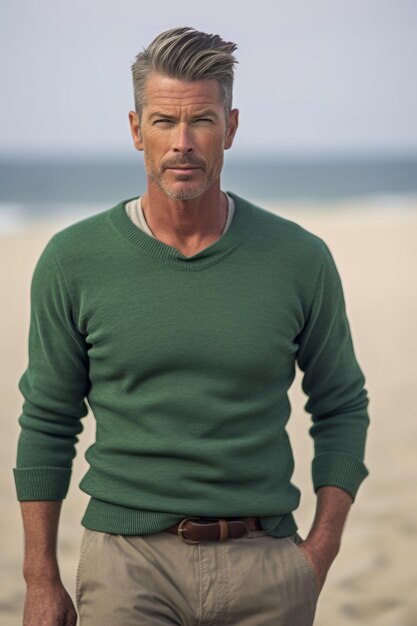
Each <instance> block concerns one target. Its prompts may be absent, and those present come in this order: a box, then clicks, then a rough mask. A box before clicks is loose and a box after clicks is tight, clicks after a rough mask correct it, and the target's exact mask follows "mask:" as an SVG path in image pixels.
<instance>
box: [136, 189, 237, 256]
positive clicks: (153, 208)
mask: <svg viewBox="0 0 417 626" xmlns="http://www.w3.org/2000/svg"><path fill="white" fill-rule="evenodd" d="M227 204H228V203H227V198H226V196H225V194H224V193H222V191H221V190H220V184H218V185H212V187H210V188H209V189H207V190H206V191H205V192H204V193H203V194H202V195H201V196H199V197H198V198H195V199H193V200H177V199H174V198H170V197H169V196H167V195H166V194H165V193H164V192H163V191H162V190H161V189H159V187H157V186H156V185H152V184H149V185H148V189H147V191H146V192H145V193H144V195H143V196H142V210H143V213H144V216H145V219H146V222H147V224H148V226H149V228H150V230H151V231H152V233H153V235H154V237H155V238H156V239H159V241H162V242H164V243H166V244H168V245H170V246H172V247H174V248H176V249H177V250H179V251H180V252H181V253H182V254H184V255H185V256H193V255H194V254H197V252H199V251H200V250H203V249H204V248H207V247H208V246H209V245H211V244H212V243H214V242H215V241H217V239H219V238H220V237H221V234H222V232H223V230H224V227H225V224H226V220H227Z"/></svg>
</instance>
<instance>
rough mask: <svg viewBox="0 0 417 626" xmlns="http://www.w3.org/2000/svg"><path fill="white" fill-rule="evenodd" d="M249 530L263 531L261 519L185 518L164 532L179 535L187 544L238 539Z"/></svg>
mask: <svg viewBox="0 0 417 626" xmlns="http://www.w3.org/2000/svg"><path fill="white" fill-rule="evenodd" d="M248 530H262V526H261V523H260V521H259V517H233V518H232V517H228V518H225V517H216V518H214V517H184V519H182V520H181V521H180V522H178V524H174V526H171V527H170V528H166V529H165V530H164V532H167V533H173V534H175V535H179V536H180V537H182V538H183V540H184V541H185V542H186V543H199V542H200V541H226V539H238V538H239V537H244V536H245V535H247V533H248Z"/></svg>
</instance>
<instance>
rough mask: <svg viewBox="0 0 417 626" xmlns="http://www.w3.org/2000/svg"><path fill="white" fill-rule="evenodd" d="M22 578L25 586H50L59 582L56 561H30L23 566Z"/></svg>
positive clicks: (59, 577)
mask: <svg viewBox="0 0 417 626" xmlns="http://www.w3.org/2000/svg"><path fill="white" fill-rule="evenodd" d="M23 578H24V579H25V582H26V585H28V586H29V585H39V584H41V585H42V586H43V585H51V584H56V583H57V582H60V581H61V576H60V573H59V567H58V563H57V561H56V560H48V561H44V560H42V561H36V562H33V561H31V562H30V563H25V564H24V566H23Z"/></svg>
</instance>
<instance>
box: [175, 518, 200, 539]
mask: <svg viewBox="0 0 417 626" xmlns="http://www.w3.org/2000/svg"><path fill="white" fill-rule="evenodd" d="M190 519H191V520H192V519H200V518H199V517H184V519H182V520H181V521H180V523H179V526H178V529H177V533H178V536H179V537H181V538H182V540H183V541H185V543H200V542H199V541H196V540H195V539H186V538H185V537H184V532H185V528H184V525H185V523H186V522H188V520H190Z"/></svg>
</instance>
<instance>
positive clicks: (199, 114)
mask: <svg viewBox="0 0 417 626" xmlns="http://www.w3.org/2000/svg"><path fill="white" fill-rule="evenodd" d="M192 117H193V119H195V118H196V117H218V113H217V111H214V110H213V109H202V110H201V111H197V112H196V113H195V114H194V115H193V116H192Z"/></svg>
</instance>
